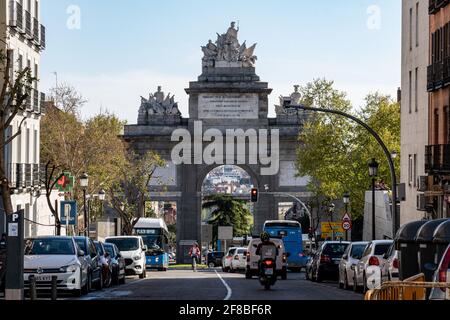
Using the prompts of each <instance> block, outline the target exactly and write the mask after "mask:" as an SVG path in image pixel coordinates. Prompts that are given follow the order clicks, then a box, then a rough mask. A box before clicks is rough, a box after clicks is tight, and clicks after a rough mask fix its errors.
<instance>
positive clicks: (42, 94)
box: [39, 92, 45, 113]
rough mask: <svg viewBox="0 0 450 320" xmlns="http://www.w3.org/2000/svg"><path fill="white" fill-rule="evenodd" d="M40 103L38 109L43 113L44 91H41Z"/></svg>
mask: <svg viewBox="0 0 450 320" xmlns="http://www.w3.org/2000/svg"><path fill="white" fill-rule="evenodd" d="M39 103H40V111H41V113H45V93H43V92H41V100H40V101H39Z"/></svg>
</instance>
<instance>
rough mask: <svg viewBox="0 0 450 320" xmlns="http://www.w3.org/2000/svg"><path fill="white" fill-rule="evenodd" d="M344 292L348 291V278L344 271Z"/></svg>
mask: <svg viewBox="0 0 450 320" xmlns="http://www.w3.org/2000/svg"><path fill="white" fill-rule="evenodd" d="M343 289H344V290H348V276H347V271H345V277H344V286H343Z"/></svg>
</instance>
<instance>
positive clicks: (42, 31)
mask: <svg viewBox="0 0 450 320" xmlns="http://www.w3.org/2000/svg"><path fill="white" fill-rule="evenodd" d="M41 49H42V50H43V49H45V27H44V26H43V25H42V24H41Z"/></svg>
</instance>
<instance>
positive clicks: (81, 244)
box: [75, 238, 87, 253]
mask: <svg viewBox="0 0 450 320" xmlns="http://www.w3.org/2000/svg"><path fill="white" fill-rule="evenodd" d="M75 242H76V243H77V246H78V247H79V248H80V250H83V251H84V252H85V253H86V252H87V250H86V241H84V239H83V238H75Z"/></svg>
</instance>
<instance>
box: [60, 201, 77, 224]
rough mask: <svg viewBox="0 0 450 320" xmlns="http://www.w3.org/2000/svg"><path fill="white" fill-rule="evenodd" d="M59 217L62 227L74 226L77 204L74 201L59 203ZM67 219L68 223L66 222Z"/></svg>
mask: <svg viewBox="0 0 450 320" xmlns="http://www.w3.org/2000/svg"><path fill="white" fill-rule="evenodd" d="M59 212H60V216H61V218H60V219H61V224H62V225H71V226H74V225H76V222H77V221H76V218H77V202H76V201H61V202H60V210H59ZM67 218H68V219H69V221H67Z"/></svg>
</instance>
